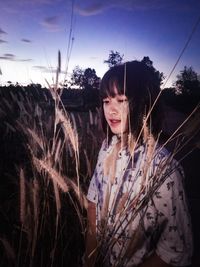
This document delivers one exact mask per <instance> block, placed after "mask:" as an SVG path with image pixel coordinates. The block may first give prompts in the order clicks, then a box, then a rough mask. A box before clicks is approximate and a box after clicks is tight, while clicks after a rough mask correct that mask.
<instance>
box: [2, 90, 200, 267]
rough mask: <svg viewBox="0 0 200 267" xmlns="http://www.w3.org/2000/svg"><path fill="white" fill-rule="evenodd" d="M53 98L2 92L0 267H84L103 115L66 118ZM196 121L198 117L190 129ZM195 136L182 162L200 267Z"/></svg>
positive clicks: (72, 113) (69, 115)
mask: <svg viewBox="0 0 200 267" xmlns="http://www.w3.org/2000/svg"><path fill="white" fill-rule="evenodd" d="M50 96H51V97H47V96H46V94H42V93H41V94H40V95H38V98H36V97H35V96H33V95H32V94H31V93H30V92H28V91H26V90H24V89H23V88H22V89H21V90H10V91H9V90H7V91H6V89H4V90H1V98H0V121H1V123H0V138H1V145H0V155H1V161H0V175H1V179H0V221H1V223H0V266H1V267H12V266H13V267H23V266H26V267H35V266H41V267H46V266H48V267H50V266H52V267H64V266H72V267H76V266H80V262H81V257H82V254H83V252H84V238H85V229H86V227H85V226H86V205H87V204H86V200H85V196H86V192H87V188H88V185H89V181H90V179H91V176H92V173H93V170H94V167H95V164H96V159H97V154H98V151H99V147H100V145H101V142H102V140H103V137H104V136H103V133H102V129H101V126H100V122H99V120H100V115H99V110H98V109H96V110H93V111H90V110H88V111H81V112H80V111H77V110H76V111H75V110H74V111H70V112H67V111H66V107H64V106H62V103H61V102H60V100H59V98H57V97H56V95H55V92H51V94H50ZM196 121H197V122H196ZM198 122H199V120H198V119H197V120H196V117H195V118H194V119H193V123H192V125H195V123H196V124H197V125H198ZM191 128H192V127H188V126H187V127H185V129H184V131H185V135H189V136H190V135H191V134H193V132H194V130H192V129H191ZM197 128H198V127H197ZM172 135H173V134H172ZM197 136H198V135H197ZM197 136H195V138H194V140H195V149H194V148H193V142H192V143H191V142H189V145H188V147H190V148H191V149H192V150H193V153H191V154H190V155H189V157H187V158H185V159H183V161H182V164H183V167H184V169H185V172H186V184H187V191H188V195H189V200H190V203H191V211H192V219H193V225H194V231H195V247H196V250H195V253H196V255H197V256H195V261H194V265H193V266H195V267H196V266H198V264H199V261H198V252H199V249H198V248H199V247H200V244H199V241H198V238H200V236H199V231H198V225H199V219H198V216H199V212H200V210H199V207H198V205H197V202H198V201H199V200H200V195H199V193H198V192H199V190H198V188H199V186H200V184H199V179H196V175H197V173H198V174H199V172H197V166H198V161H199V147H198V146H199V139H198V138H197ZM168 138H170V136H169V137H168ZM187 149H188V148H187V147H186V148H185V150H184V149H183V150H182V151H181V153H179V154H180V155H179V154H177V155H178V157H179V158H181V157H183V156H184V155H185V154H187ZM195 262H196V263H195Z"/></svg>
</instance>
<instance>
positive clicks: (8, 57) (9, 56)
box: [0, 53, 33, 62]
mask: <svg viewBox="0 0 200 267" xmlns="http://www.w3.org/2000/svg"><path fill="white" fill-rule="evenodd" d="M0 59H1V60H8V61H16V62H30V61H33V60H32V59H30V58H28V59H18V58H16V55H14V54H9V53H7V54H4V55H3V56H0Z"/></svg>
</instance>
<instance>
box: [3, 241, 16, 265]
mask: <svg viewBox="0 0 200 267" xmlns="http://www.w3.org/2000/svg"><path fill="white" fill-rule="evenodd" d="M0 241H1V243H2V245H3V247H4V249H5V252H6V255H7V258H8V259H9V260H10V261H12V262H13V263H14V262H16V253H15V251H14V248H13V247H12V245H11V244H10V242H9V241H8V240H7V239H5V238H2V237H0Z"/></svg>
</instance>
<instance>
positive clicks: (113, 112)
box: [110, 104, 117, 114]
mask: <svg viewBox="0 0 200 267" xmlns="http://www.w3.org/2000/svg"><path fill="white" fill-rule="evenodd" d="M116 113H117V109H116V106H115V105H113V104H112V105H111V106H110V114H116Z"/></svg>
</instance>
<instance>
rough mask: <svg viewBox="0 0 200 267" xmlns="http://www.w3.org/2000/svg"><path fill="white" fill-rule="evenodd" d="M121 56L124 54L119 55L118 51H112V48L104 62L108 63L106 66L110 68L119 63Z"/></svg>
mask: <svg viewBox="0 0 200 267" xmlns="http://www.w3.org/2000/svg"><path fill="white" fill-rule="evenodd" d="M123 57H124V55H120V53H119V52H117V51H115V52H114V51H113V50H111V51H110V54H109V56H108V59H107V60H104V63H106V64H108V67H109V68H111V67H113V66H115V65H119V64H121V63H122V60H123Z"/></svg>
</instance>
